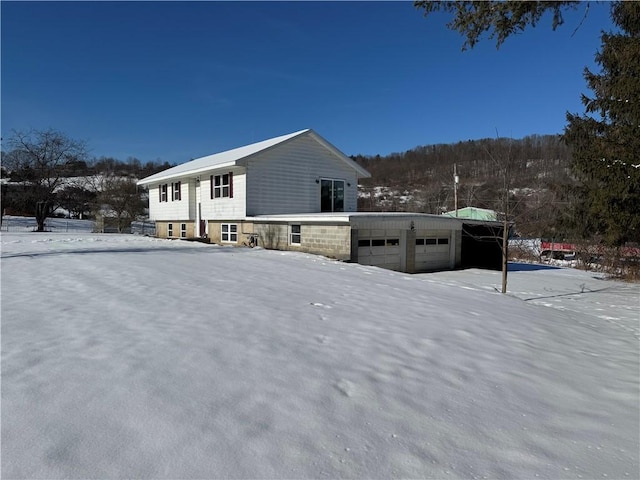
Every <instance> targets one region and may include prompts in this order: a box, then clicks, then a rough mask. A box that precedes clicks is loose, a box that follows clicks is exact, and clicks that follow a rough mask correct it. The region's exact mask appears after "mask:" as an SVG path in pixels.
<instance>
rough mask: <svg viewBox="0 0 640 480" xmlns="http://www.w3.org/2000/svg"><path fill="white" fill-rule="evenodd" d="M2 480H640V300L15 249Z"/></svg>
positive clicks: (584, 287) (561, 287)
mask: <svg viewBox="0 0 640 480" xmlns="http://www.w3.org/2000/svg"><path fill="white" fill-rule="evenodd" d="M0 240H1V245H2V260H1V267H2V277H1V286H2V292H1V293H2V297H1V299H2V308H1V313H2V340H1V341H2V344H1V346H2V405H1V406H2V414H1V415H2V417H1V419H2V444H1V453H2V458H1V460H2V478H30V479H36V478H38V479H45V478H47V479H52V478H77V479H80V478H82V479H86V478H154V479H164V478H181V479H182V478H184V479H187V478H188V479H192V478H408V477H411V478H439V479H441V478H464V479H470V478H528V479H534V478H553V479H558V478H585V479H586V478H607V477H608V478H616V479H623V478H639V477H640V471H639V468H640V467H639V459H638V457H639V453H638V452H639V449H640V418H639V410H640V407H639V405H640V391H639V378H640V367H639V352H640V346H639V339H640V325H639V322H640V318H639V316H640V288H639V286H638V285H633V284H624V283H619V282H614V281H609V280H605V279H602V278H601V277H598V276H596V275H594V274H592V273H587V272H581V271H576V270H569V269H554V268H549V267H544V266H533V265H523V264H515V265H512V267H513V271H512V272H511V273H510V276H509V291H510V294H509V295H501V294H499V293H497V291H496V289H497V288H499V285H500V273H499V272H488V271H482V270H465V271H456V272H440V273H435V274H421V275H407V274H402V273H396V272H391V271H386V270H380V269H377V268H375V267H368V266H362V265H356V264H345V263H340V262H335V261H331V260H327V259H325V258H323V257H318V256H313V255H306V254H299V253H292V252H278V251H268V250H262V249H253V250H251V249H242V248H231V247H217V246H211V245H204V244H199V243H190V242H183V241H168V240H159V239H153V238H146V237H140V236H134V235H99V234H92V233H80V234H65V233H39V234H38V233H13V232H10V233H2V235H1V236H0Z"/></svg>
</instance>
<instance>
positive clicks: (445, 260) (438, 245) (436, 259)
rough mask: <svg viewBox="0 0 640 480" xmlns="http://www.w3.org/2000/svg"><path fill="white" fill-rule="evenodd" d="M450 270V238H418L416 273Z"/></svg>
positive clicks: (429, 236)
mask: <svg viewBox="0 0 640 480" xmlns="http://www.w3.org/2000/svg"><path fill="white" fill-rule="evenodd" d="M447 268H449V236H448V235H443V234H439V235H437V236H434V235H433V233H431V234H427V235H417V236H416V272H428V271H430V270H441V269H447Z"/></svg>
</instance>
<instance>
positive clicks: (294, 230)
mask: <svg viewBox="0 0 640 480" xmlns="http://www.w3.org/2000/svg"><path fill="white" fill-rule="evenodd" d="M289 243H290V244H291V245H300V244H301V243H302V231H301V228H300V225H291V232H290V233H289Z"/></svg>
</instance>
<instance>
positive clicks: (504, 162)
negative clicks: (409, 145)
mask: <svg viewBox="0 0 640 480" xmlns="http://www.w3.org/2000/svg"><path fill="white" fill-rule="evenodd" d="M351 158H352V159H353V160H355V161H356V162H357V163H358V164H360V165H362V166H363V167H365V168H366V169H367V170H368V171H369V172H370V173H371V178H368V179H364V180H362V183H361V197H360V200H359V202H360V208H361V209H362V210H373V211H412V212H422V213H430V214H436V215H439V214H442V213H444V212H447V211H452V210H454V209H455V207H456V205H455V198H456V196H457V207H458V208H464V207H477V208H485V209H490V210H495V211H497V212H498V213H504V211H505V200H506V199H505V194H507V195H508V200H509V204H510V206H511V215H512V217H516V220H517V222H518V232H519V233H520V234H521V235H523V236H535V237H547V236H548V237H557V236H562V235H566V236H570V234H571V232H570V231H569V227H568V224H567V217H568V216H569V204H570V202H571V195H570V192H571V191H572V189H573V188H575V186H576V180H575V177H574V176H573V174H572V173H571V168H570V165H571V159H572V156H571V151H570V148H569V147H568V146H567V145H566V143H565V142H563V140H562V138H561V136H560V135H530V136H527V137H525V138H523V139H507V138H493V139H492V138H486V139H480V140H468V141H463V142H457V143H453V144H438V145H427V146H419V147H416V148H413V149H411V150H408V151H406V152H403V153H392V154H389V155H385V156H380V155H376V156H363V155H356V156H352V157H351ZM454 166H455V173H456V174H457V177H458V179H459V182H458V183H457V184H456V183H455V180H454ZM507 170H508V171H507ZM501 172H503V173H504V174H503V173H501ZM505 174H506V175H507V177H506V178H505ZM505 180H506V181H507V183H508V185H507V187H508V191H507V192H505V191H504V188H505V184H504V182H505ZM381 187H383V188H381ZM456 194H457V195H456Z"/></svg>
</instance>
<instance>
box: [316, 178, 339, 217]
mask: <svg viewBox="0 0 640 480" xmlns="http://www.w3.org/2000/svg"><path fill="white" fill-rule="evenodd" d="M320 211H321V212H344V181H343V180H329V179H322V180H321V181H320Z"/></svg>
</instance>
